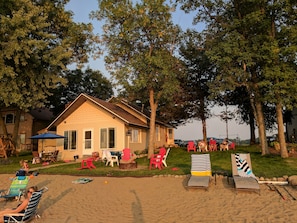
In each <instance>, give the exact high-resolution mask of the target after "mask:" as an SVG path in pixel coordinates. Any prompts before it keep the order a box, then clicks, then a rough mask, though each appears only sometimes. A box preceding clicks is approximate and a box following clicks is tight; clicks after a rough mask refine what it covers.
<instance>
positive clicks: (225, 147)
mask: <svg viewBox="0 0 297 223" xmlns="http://www.w3.org/2000/svg"><path fill="white" fill-rule="evenodd" d="M228 147H229V146H228V139H227V138H226V139H224V141H223V142H222V143H221V144H220V151H226V150H229V148H228Z"/></svg>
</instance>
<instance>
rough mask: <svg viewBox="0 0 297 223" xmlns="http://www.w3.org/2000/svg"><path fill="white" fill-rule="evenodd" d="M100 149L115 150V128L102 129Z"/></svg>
mask: <svg viewBox="0 0 297 223" xmlns="http://www.w3.org/2000/svg"><path fill="white" fill-rule="evenodd" d="M100 148H101V149H110V148H115V129H114V128H104V129H100Z"/></svg>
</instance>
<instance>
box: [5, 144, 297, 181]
mask: <svg viewBox="0 0 297 223" xmlns="http://www.w3.org/2000/svg"><path fill="white" fill-rule="evenodd" d="M236 152H243V153H247V152H248V153H250V154H251V160H252V167H253V172H254V174H255V175H256V176H259V177H267V178H272V177H282V176H285V175H287V176H291V175H295V174H297V158H287V159H282V158H281V157H280V156H277V155H267V156H262V155H261V152H260V149H259V147H258V146H252V147H250V146H238V147H237V148H236ZM231 153H234V151H224V152H220V151H217V152H211V153H210V157H211V165H212V171H220V170H223V171H227V172H228V173H229V174H231V155H230V154H231ZM191 154H192V153H188V152H187V151H186V149H185V148H172V149H171V151H170V153H169V155H168V157H167V164H168V167H167V168H164V169H163V170H161V171H160V170H158V169H153V170H149V169H148V166H149V161H148V159H147V158H146V157H143V158H138V159H137V164H138V168H137V169H134V170H120V169H119V168H118V167H117V166H115V167H110V166H105V164H104V163H102V162H94V164H95V166H96V167H97V168H96V169H93V170H89V169H83V170H78V168H79V167H80V162H73V163H71V164H68V165H63V166H58V167H51V168H46V169H39V170H38V172H39V173H40V174H66V175H81V176H115V177H146V176H154V175H184V174H190V169H191V156H190V155H191ZM22 159H24V160H29V161H30V160H32V155H31V153H22V154H20V155H19V156H18V157H9V159H8V161H9V163H6V162H7V161H5V160H4V159H3V158H0V174H14V173H15V172H16V171H17V170H18V169H19V168H20V165H19V161H20V160H22ZM58 163H62V162H58ZM29 165H30V168H39V167H41V166H42V165H41V164H35V165H33V164H30V163H29ZM50 165H51V164H50ZM173 168H174V169H177V170H173Z"/></svg>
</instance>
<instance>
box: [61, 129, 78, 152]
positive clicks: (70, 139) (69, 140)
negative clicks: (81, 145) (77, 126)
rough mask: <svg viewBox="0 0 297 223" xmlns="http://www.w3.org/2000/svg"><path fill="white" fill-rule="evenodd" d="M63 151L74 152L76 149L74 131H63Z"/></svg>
mask: <svg viewBox="0 0 297 223" xmlns="http://www.w3.org/2000/svg"><path fill="white" fill-rule="evenodd" d="M64 137H65V139H64V150H75V149H76V131H65V132H64Z"/></svg>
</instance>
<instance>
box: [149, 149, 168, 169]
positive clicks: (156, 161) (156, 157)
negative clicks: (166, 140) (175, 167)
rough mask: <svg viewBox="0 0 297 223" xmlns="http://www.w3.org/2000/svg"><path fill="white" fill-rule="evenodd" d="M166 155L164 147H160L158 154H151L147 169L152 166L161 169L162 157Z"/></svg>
mask: <svg viewBox="0 0 297 223" xmlns="http://www.w3.org/2000/svg"><path fill="white" fill-rule="evenodd" d="M165 155H166V149H165V148H163V147H162V148H161V149H160V151H159V153H158V154H152V155H151V158H150V167H149V169H150V170H151V169H152V166H153V167H155V168H158V169H159V170H161V169H163V158H164V156H165Z"/></svg>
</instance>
